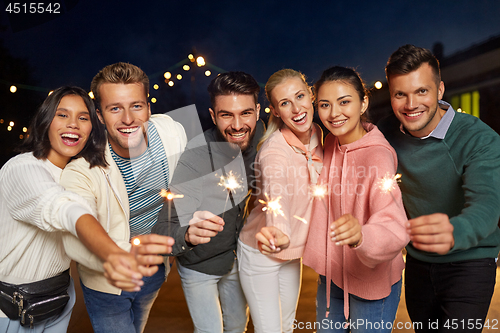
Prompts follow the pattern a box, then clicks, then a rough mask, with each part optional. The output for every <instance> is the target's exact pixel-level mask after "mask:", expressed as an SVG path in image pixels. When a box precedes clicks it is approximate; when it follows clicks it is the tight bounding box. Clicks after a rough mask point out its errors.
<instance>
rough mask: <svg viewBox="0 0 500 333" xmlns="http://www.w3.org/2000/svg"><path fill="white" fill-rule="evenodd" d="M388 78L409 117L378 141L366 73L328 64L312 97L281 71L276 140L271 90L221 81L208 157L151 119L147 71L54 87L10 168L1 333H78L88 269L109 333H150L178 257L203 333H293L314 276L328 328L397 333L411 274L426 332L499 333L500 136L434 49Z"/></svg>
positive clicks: (420, 52)
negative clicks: (448, 90) (461, 106)
mask: <svg viewBox="0 0 500 333" xmlns="http://www.w3.org/2000/svg"><path fill="white" fill-rule="evenodd" d="M386 75H387V83H388V85H389V92H390V100H391V105H392V109H393V111H394V112H393V114H392V115H390V116H389V117H387V118H384V119H382V120H381V121H379V122H378V123H377V125H374V124H372V123H370V122H369V117H368V116H367V113H368V112H367V111H368V109H369V91H368V90H367V88H366V86H365V84H364V82H363V80H362V79H361V77H360V76H359V74H358V73H357V72H356V71H355V70H353V69H351V68H346V67H340V66H335V67H331V68H328V69H326V70H325V71H324V72H323V73H322V75H321V77H320V79H319V80H318V81H317V82H316V83H315V84H314V86H313V87H311V86H309V85H308V83H307V81H306V78H305V76H304V75H303V74H302V73H300V72H298V71H295V70H292V69H282V70H279V71H277V72H276V73H274V74H273V75H271V77H270V78H269V80H268V81H267V83H266V85H265V94H266V97H267V100H268V101H269V107H270V110H271V112H270V116H269V120H268V123H267V126H265V125H264V123H263V122H262V121H261V120H260V119H259V114H260V111H261V106H260V104H259V103H258V96H259V92H260V87H259V84H258V83H257V82H256V80H255V79H254V78H253V77H252V76H251V75H249V74H247V73H244V72H227V73H221V74H219V75H218V76H217V77H216V78H214V79H213V80H212V81H211V83H210V85H209V86H208V93H209V96H210V100H211V108H210V109H209V112H210V116H211V119H212V121H213V124H214V126H213V127H212V128H210V129H208V130H207V131H205V132H204V133H202V134H200V135H198V136H196V137H194V138H192V139H190V140H189V141H188V140H187V136H186V133H185V131H184V128H183V126H182V125H181V124H180V123H179V122H177V121H174V120H173V119H172V118H171V117H170V116H168V115H163V114H155V115H151V109H150V105H149V102H148V94H149V80H148V77H147V76H146V74H145V73H144V72H143V71H142V70H141V69H140V68H138V67H136V66H134V65H131V64H127V63H116V64H113V65H109V66H107V67H105V68H103V69H102V70H101V71H100V72H99V73H98V74H97V75H96V76H95V77H94V79H93V80H92V83H91V91H92V93H93V95H94V100H92V99H90V97H89V96H88V94H87V93H86V92H85V91H84V90H83V89H81V88H78V87H61V88H58V89H56V90H54V92H53V93H52V94H51V95H49V96H48V97H47V98H46V100H45V101H44V103H43V104H42V105H41V107H40V108H39V110H38V111H37V113H36V114H35V116H34V118H33V120H32V124H31V126H30V129H29V136H28V138H27V139H25V141H24V142H23V143H22V144H21V146H20V147H19V148H18V151H19V153H20V154H19V155H17V156H15V157H14V158H12V159H11V160H9V161H8V162H7V163H6V164H5V165H4V166H3V167H2V169H1V170H0V182H1V184H2V186H1V187H0V225H1V232H0V243H1V244H2V245H1V247H0V332H9V333H14V332H65V331H66V330H67V327H68V324H69V320H70V316H71V312H72V308H73V306H74V303H75V291H74V285H73V280H72V279H71V277H70V276H69V266H70V261H71V260H74V261H76V262H77V267H78V273H79V276H80V284H81V288H82V291H83V295H84V301H85V305H86V308H87V312H88V314H89V317H90V321H91V323H92V327H93V329H94V331H95V332H120V333H122V332H143V331H144V327H145V325H146V322H147V319H148V316H149V311H150V309H151V307H152V305H153V302H154V300H155V298H156V297H157V295H158V292H159V289H160V287H161V286H162V284H163V283H164V282H165V281H166V279H167V276H168V273H169V271H170V267H171V263H172V261H173V258H175V263H176V267H177V270H178V273H179V276H180V279H181V283H182V288H183V291H184V295H185V299H186V302H187V305H188V308H189V312H190V315H191V318H192V320H193V324H194V329H195V332H207V333H208V332H209V333H214V332H245V331H246V327H247V324H248V318H249V312H250V315H251V317H252V322H253V325H254V329H255V332H262V333H279V332H292V331H293V322H294V319H295V312H296V308H297V303H298V299H299V293H300V287H301V277H302V264H305V265H307V266H309V267H311V268H312V269H314V270H315V271H316V272H317V273H318V275H319V277H318V289H317V296H316V323H318V326H317V327H315V329H316V330H317V331H318V332H349V331H351V332H390V331H391V329H392V325H387V324H385V325H383V323H392V322H394V320H395V317H396V311H397V308H398V304H399V301H400V296H401V289H402V283H403V282H402V281H403V279H402V273H403V269H405V270H404V272H405V276H404V283H405V297H406V306H407V309H408V313H409V315H410V318H411V320H412V322H413V323H415V324H416V325H414V328H415V330H416V331H418V332H427V331H447V330H453V331H476V332H480V331H481V330H482V328H483V326H484V325H485V324H486V316H487V312H488V309H489V306H490V302H491V298H492V295H493V291H494V287H495V278H496V267H497V265H496V259H497V256H498V253H499V250H500V230H499V227H498V223H499V219H500V190H499V189H500V137H499V135H498V134H497V133H496V132H495V131H493V130H492V129H491V128H489V127H488V126H487V125H486V124H484V123H483V122H481V120H479V119H478V118H476V117H473V116H471V115H467V114H462V113H457V112H456V111H455V110H454V109H453V108H452V107H451V105H450V104H448V103H446V102H445V101H443V100H442V97H443V95H444V91H445V87H444V83H443V82H442V81H441V75H440V68H439V62H438V61H437V59H436V58H435V57H434V56H433V55H432V53H431V52H430V51H429V50H427V49H424V48H420V47H416V46H413V45H404V46H402V47H400V48H399V49H398V50H396V51H395V52H394V53H393V54H392V55H391V56H390V57H389V60H388V62H387V66H386ZM315 110H316V111H317V114H318V116H319V119H320V120H321V123H322V125H323V128H324V129H325V130H326V132H329V133H328V134H326V133H325V134H326V136H325V138H324V140H323V137H324V136H323V130H322V127H320V126H319V125H318V124H315V123H314V122H313V117H314V114H315ZM229 177H236V178H237V179H238V182H239V183H238V186H236V187H234V188H229V187H228V188H224V184H225V183H224V182H225V181H227V179H228V178H229ZM398 177H400V180H401V181H400V182H399V183H398V182H397V178H398ZM384 181H385V182H388V184H389V185H388V187H387V188H384V186H385V185H386V184H383V183H382V182H384ZM221 185H222V188H221ZM164 189H168V190H169V192H170V193H171V194H182V198H181V197H180V195H179V196H177V198H175V199H173V200H172V201H169V202H166V200H165V198H164V197H163V196H161V195H160V192H161V191H162V190H164ZM318 189H320V190H321V189H324V190H325V192H324V193H323V194H320V195H318V194H317V192H315V191H316V190H318ZM133 240H134V241H135V240H138V243H140V244H138V245H137V244H135V242H134V244H135V245H134V244H132V241H133ZM404 248H406V262H405V260H404V258H403V249H404ZM61 281H62V282H61ZM165 315H166V316H168V315H175V314H168V313H166V314H165ZM359 319H362V320H363V321H364V322H365V323H371V324H370V325H365V326H361V327H359V326H356V325H352V324H351V323H358V322H359V321H358V320H359ZM324 323H329V324H328V325H325V324H324ZM166 329H167V330H168V328H166Z"/></svg>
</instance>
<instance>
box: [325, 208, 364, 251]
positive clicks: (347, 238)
mask: <svg viewBox="0 0 500 333" xmlns="http://www.w3.org/2000/svg"><path fill="white" fill-rule="evenodd" d="M330 236H331V237H332V241H333V242H335V245H339V246H342V245H350V246H353V247H356V246H359V245H360V244H361V241H362V239H363V234H362V233H361V225H360V224H359V221H358V219H357V218H355V217H354V216H352V215H351V214H345V215H342V216H341V217H340V218H339V219H338V220H336V221H334V222H332V224H330Z"/></svg>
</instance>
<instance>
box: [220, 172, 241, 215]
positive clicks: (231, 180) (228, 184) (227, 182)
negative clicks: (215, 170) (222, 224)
mask: <svg viewBox="0 0 500 333" xmlns="http://www.w3.org/2000/svg"><path fill="white" fill-rule="evenodd" d="M241 184H242V181H241V180H240V179H238V176H237V174H235V173H233V170H230V171H229V173H228V174H227V176H224V175H222V176H220V181H219V184H218V185H219V186H222V187H224V190H226V191H227V196H226V202H225V203H224V210H223V211H222V219H223V220H224V214H225V213H226V205H227V201H228V200H229V193H236V190H237V189H239V188H241Z"/></svg>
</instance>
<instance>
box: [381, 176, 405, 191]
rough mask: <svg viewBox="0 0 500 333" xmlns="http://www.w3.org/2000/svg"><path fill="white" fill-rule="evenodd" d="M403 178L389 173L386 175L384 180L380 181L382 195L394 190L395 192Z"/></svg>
mask: <svg viewBox="0 0 500 333" xmlns="http://www.w3.org/2000/svg"><path fill="white" fill-rule="evenodd" d="M400 178H401V174H399V173H397V174H395V175H394V176H392V175H390V174H389V173H386V174H385V176H384V178H382V179H380V180H379V188H380V191H382V193H390V192H391V191H392V190H394V189H395V188H396V186H397V183H398V182H399V181H401V180H400Z"/></svg>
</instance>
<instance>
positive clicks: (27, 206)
mask: <svg viewBox="0 0 500 333" xmlns="http://www.w3.org/2000/svg"><path fill="white" fill-rule="evenodd" d="M61 171H62V170H61V169H60V168H58V167H56V166H55V165H53V164H52V163H50V161H48V160H39V159H37V158H35V157H34V156H33V154H32V153H24V154H20V155H18V156H16V157H14V158H12V159H10V160H9V161H8V162H7V163H6V164H5V165H4V166H3V167H2V169H1V170H0V184H1V185H0V281H3V282H7V283H14V284H20V283H28V282H34V281H39V280H43V279H46V278H49V277H52V276H55V275H58V274H59V273H61V272H63V271H65V270H66V269H68V268H69V264H70V259H69V257H68V256H67V255H66V253H65V252H64V248H63V245H62V240H61V234H62V232H61V231H69V232H71V233H72V234H74V235H76V229H75V224H76V221H77V220H78V219H79V218H80V217H81V216H82V215H84V214H91V209H90V206H88V204H87V203H86V202H85V201H84V200H83V198H81V197H80V196H78V195H76V194H74V193H72V192H69V191H65V190H64V188H63V187H62V186H60V185H59V184H58V182H59V177H60V175H61ZM0 317H5V315H4V314H3V313H2V312H1V311H0Z"/></svg>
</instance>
